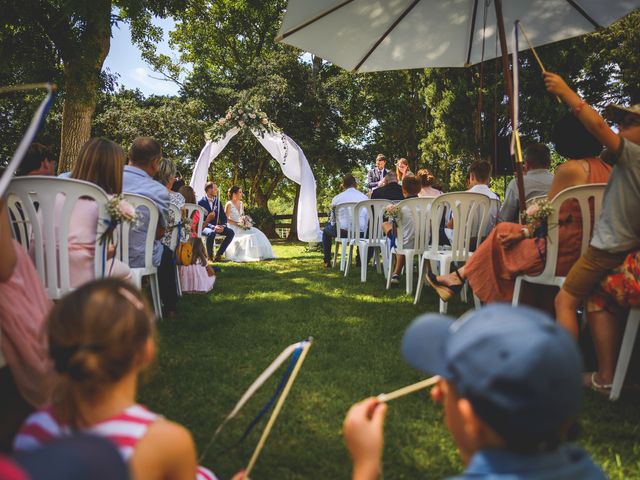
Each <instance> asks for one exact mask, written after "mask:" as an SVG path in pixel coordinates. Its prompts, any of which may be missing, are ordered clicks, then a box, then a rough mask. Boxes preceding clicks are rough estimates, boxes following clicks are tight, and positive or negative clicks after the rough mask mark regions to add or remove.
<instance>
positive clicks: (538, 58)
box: [518, 22, 562, 103]
mask: <svg viewBox="0 0 640 480" xmlns="http://www.w3.org/2000/svg"><path fill="white" fill-rule="evenodd" d="M518 25H519V27H520V31H521V32H522V36H523V37H524V39H525V41H526V42H527V44H528V45H529V49H530V50H531V53H533V56H534V58H535V59H536V61H537V62H538V65H540V70H542V73H545V72H546V71H547V69H546V68H544V65H543V64H542V60H540V57H539V56H538V52H536V49H535V48H533V45H532V44H531V42H530V41H529V37H528V36H527V32H526V31H525V30H524V27H523V26H522V23H520V22H518ZM556 100H557V101H558V103H562V100H560V97H558V96H556Z"/></svg>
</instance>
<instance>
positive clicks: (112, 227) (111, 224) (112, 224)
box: [102, 218, 118, 278]
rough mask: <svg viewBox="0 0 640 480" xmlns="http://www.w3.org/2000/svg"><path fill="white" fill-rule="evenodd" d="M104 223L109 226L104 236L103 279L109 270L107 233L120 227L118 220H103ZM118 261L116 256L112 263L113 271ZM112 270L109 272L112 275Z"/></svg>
mask: <svg viewBox="0 0 640 480" xmlns="http://www.w3.org/2000/svg"><path fill="white" fill-rule="evenodd" d="M103 221H104V223H106V224H107V229H106V230H105V232H104V233H103V234H102V278H104V275H105V272H106V270H107V249H108V247H109V239H108V238H107V237H108V235H107V232H109V231H111V232H113V231H114V230H115V228H116V227H117V226H118V222H117V221H116V220H113V219H111V218H110V219H108V220H107V219H106V218H105V219H104V220H103ZM115 261H116V257H115V255H114V257H113V261H112V262H111V269H113V264H114V263H115ZM111 269H110V270H109V273H111Z"/></svg>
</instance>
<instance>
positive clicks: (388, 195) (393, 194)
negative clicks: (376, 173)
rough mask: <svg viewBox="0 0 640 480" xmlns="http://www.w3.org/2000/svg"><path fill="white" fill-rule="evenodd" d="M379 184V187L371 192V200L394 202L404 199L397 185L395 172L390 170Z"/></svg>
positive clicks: (400, 188)
mask: <svg viewBox="0 0 640 480" xmlns="http://www.w3.org/2000/svg"><path fill="white" fill-rule="evenodd" d="M380 183H381V184H380V186H379V187H378V188H376V189H375V190H374V191H373V192H371V200H380V199H382V200H391V201H392V202H395V201H400V200H402V199H403V198H404V195H403V194H402V187H401V186H400V184H399V183H398V177H397V176H396V172H394V171H393V170H390V171H389V173H387V174H386V175H385V176H384V178H383V181H382V182H380Z"/></svg>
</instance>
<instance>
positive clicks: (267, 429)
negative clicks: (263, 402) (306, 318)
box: [245, 337, 313, 478]
mask: <svg viewBox="0 0 640 480" xmlns="http://www.w3.org/2000/svg"><path fill="white" fill-rule="evenodd" d="M312 344H313V337H309V339H308V340H307V341H306V343H305V345H304V347H303V348H302V353H301V354H300V358H299V359H298V361H297V362H296V365H295V367H294V369H293V372H291V376H290V377H289V380H288V381H287V384H286V385H285V387H284V390H283V391H282V394H281V395H280V398H278V403H276V406H275V408H274V409H273V413H272V414H271V417H269V422H268V423H267V426H266V427H265V428H264V431H263V432H262V436H261V437H260V440H259V441H258V445H257V446H256V449H255V450H254V452H253V455H252V456H251V460H249V464H248V465H247V468H246V470H245V478H249V474H250V473H251V470H253V467H255V465H256V461H257V460H258V456H259V455H260V452H261V451H262V448H263V447H264V444H265V443H266V441H267V437H269V433H270V432H271V429H272V428H273V425H274V424H275V422H276V419H277V418H278V415H279V414H280V410H282V406H283V405H284V402H285V400H286V399H287V396H288V395H289V392H290V391H291V387H292V386H293V382H295V381H296V377H297V376H298V373H299V372H300V367H302V363H303V362H304V359H305V357H306V356H307V353H308V352H309V349H310V348H311V345H312Z"/></svg>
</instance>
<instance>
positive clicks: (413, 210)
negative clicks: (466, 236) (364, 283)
mask: <svg viewBox="0 0 640 480" xmlns="http://www.w3.org/2000/svg"><path fill="white" fill-rule="evenodd" d="M433 200H434V197H423V198H407V199H406V200H403V201H401V202H400V203H398V208H399V209H400V216H399V218H398V229H397V232H398V234H397V238H396V247H392V248H391V249H390V251H389V256H388V262H387V290H389V287H390V286H391V272H392V270H393V254H396V255H404V257H405V265H404V271H405V276H406V277H407V278H406V291H407V294H408V295H411V293H412V292H413V260H414V257H415V256H416V255H417V256H418V261H419V260H420V257H421V256H422V254H423V253H424V252H425V251H427V249H428V248H429V237H430V234H431V231H430V228H429V218H430V217H429V212H430V210H431V204H432V203H433ZM407 227H409V228H407ZM411 231H413V245H412V246H409V245H406V241H407V235H411Z"/></svg>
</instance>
